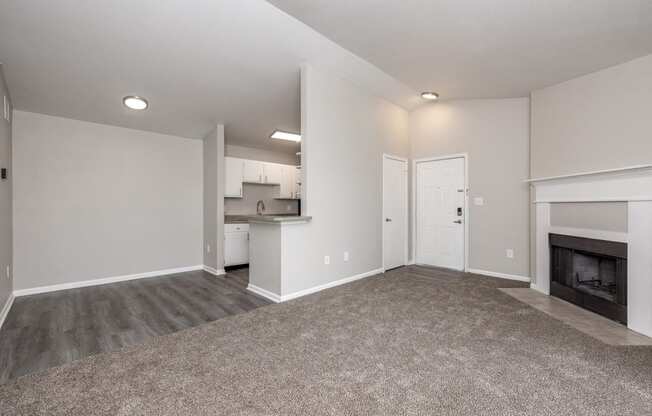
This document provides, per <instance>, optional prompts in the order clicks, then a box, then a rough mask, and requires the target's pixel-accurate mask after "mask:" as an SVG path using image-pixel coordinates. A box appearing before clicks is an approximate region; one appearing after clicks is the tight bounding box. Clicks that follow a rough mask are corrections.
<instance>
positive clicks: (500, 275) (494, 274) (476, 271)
mask: <svg viewBox="0 0 652 416" xmlns="http://www.w3.org/2000/svg"><path fill="white" fill-rule="evenodd" d="M469 273H473V274H479V275H483V276H490V277H498V278H500V279H507V280H517V281H519V282H527V283H529V282H530V281H531V280H532V279H530V278H529V277H528V276H520V275H518V274H508V273H499V272H490V271H488V270H480V269H469Z"/></svg>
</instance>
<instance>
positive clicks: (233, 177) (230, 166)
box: [224, 157, 245, 198]
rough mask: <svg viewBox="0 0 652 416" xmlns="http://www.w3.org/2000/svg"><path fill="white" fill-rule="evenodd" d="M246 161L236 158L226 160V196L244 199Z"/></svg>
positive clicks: (226, 158)
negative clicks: (243, 183) (243, 185)
mask: <svg viewBox="0 0 652 416" xmlns="http://www.w3.org/2000/svg"><path fill="white" fill-rule="evenodd" d="M244 162H245V161H244V160H243V159H238V158H235V157H225V158H224V171H225V172H224V178H225V179H224V196H225V197H227V198H242V182H243V170H244Z"/></svg>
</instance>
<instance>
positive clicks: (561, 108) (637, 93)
mask: <svg viewBox="0 0 652 416" xmlns="http://www.w3.org/2000/svg"><path fill="white" fill-rule="evenodd" d="M651 93H652V55H648V56H644V57H642V58H638V59H635V60H633V61H630V62H627V63H624V64H621V65H617V66H614V67H611V68H607V69H604V70H602V71H598V72H594V73H592V74H588V75H585V76H581V77H578V78H574V79H572V80H569V81H566V82H563V83H561V84H557V85H554V86H551V87H548V88H544V89H541V90H538V91H534V92H532V144H531V147H532V151H531V155H530V157H531V164H532V172H531V174H532V177H533V178H541V177H549V176H557V175H566V174H573V173H580V172H590V171H596V170H604V169H616V168H622V167H627V166H634V165H641V164H652V140H650V132H652V117H651V116H650V94H651Z"/></svg>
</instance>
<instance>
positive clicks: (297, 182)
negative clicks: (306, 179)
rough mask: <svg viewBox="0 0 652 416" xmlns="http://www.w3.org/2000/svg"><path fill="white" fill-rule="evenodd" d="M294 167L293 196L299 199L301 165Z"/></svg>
mask: <svg viewBox="0 0 652 416" xmlns="http://www.w3.org/2000/svg"><path fill="white" fill-rule="evenodd" d="M293 167H294V175H295V176H294V184H293V187H294V198H296V199H301V178H302V176H301V166H293Z"/></svg>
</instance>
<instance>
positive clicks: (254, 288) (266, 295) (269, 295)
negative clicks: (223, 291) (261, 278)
mask: <svg viewBox="0 0 652 416" xmlns="http://www.w3.org/2000/svg"><path fill="white" fill-rule="evenodd" d="M247 290H248V291H250V292H251V293H255V294H256V295H258V296H262V297H264V298H265V299H268V300H271V301H272V302H274V303H281V297H280V296H279V295H277V294H276V293H272V292H270V291H269V290H265V289H263V288H262V287H258V286H255V285H252V284H251V283H249V284H248V285H247Z"/></svg>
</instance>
